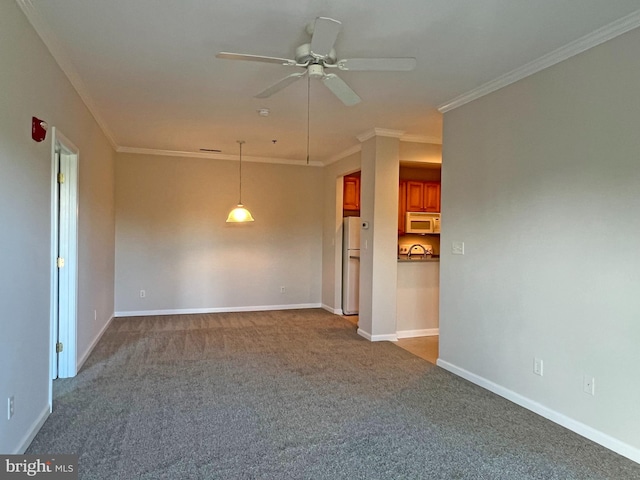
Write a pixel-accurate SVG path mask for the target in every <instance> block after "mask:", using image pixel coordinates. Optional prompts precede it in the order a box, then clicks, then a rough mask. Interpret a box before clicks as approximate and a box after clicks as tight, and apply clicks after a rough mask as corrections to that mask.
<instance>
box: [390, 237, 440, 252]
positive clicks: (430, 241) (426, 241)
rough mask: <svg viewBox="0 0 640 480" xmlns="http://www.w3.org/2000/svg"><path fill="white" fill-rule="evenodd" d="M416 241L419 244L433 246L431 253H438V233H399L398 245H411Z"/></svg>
mask: <svg viewBox="0 0 640 480" xmlns="http://www.w3.org/2000/svg"><path fill="white" fill-rule="evenodd" d="M416 243H419V244H420V245H431V246H432V247H433V254H434V255H440V235H429V234H428V235H415V234H412V233H407V234H406V235H400V236H399V237H398V245H407V244H408V245H413V244H416Z"/></svg>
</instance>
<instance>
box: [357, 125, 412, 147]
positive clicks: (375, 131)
mask: <svg viewBox="0 0 640 480" xmlns="http://www.w3.org/2000/svg"><path fill="white" fill-rule="evenodd" d="M402 135H404V131H402V130H390V129H388V128H377V127H376V128H372V129H371V130H368V131H366V132H363V133H361V134H360V135H356V138H357V139H358V141H359V142H360V143H362V142H366V141H367V140H369V139H370V138H373V137H391V138H400V137H402Z"/></svg>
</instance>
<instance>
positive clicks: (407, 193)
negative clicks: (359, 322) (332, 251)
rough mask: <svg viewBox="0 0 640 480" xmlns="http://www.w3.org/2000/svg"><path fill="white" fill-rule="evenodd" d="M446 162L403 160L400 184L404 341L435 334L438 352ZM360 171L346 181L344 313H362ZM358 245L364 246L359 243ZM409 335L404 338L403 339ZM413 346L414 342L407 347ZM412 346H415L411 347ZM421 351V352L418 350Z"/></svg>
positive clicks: (399, 255) (399, 310)
mask: <svg viewBox="0 0 640 480" xmlns="http://www.w3.org/2000/svg"><path fill="white" fill-rule="evenodd" d="M440 172H441V164H440V163H435V162H434V163H423V164H418V163H417V162H401V163H400V171H399V186H398V188H399V189H398V200H399V201H398V244H397V261H398V268H397V321H396V330H397V332H396V334H397V338H398V339H400V340H399V346H403V345H402V343H404V342H412V341H413V340H412V339H414V338H415V340H416V341H418V340H419V341H420V342H421V343H424V342H423V339H422V338H420V339H418V338H416V337H433V338H430V339H425V341H427V340H429V341H430V343H433V342H435V348H436V352H437V336H438V332H439V330H438V328H439V318H438V317H439V277H440V264H439V261H440ZM359 187H360V172H354V173H352V174H349V175H346V176H345V177H344V181H343V188H344V190H343V217H344V226H343V233H344V239H343V245H344V251H343V314H344V315H357V305H358V303H357V301H358V300H357V291H358V287H357V283H354V282H357V275H355V274H354V272H355V271H357V269H358V266H359V264H358V259H359V231H360V228H361V227H362V225H360V218H359V214H360V211H359V207H360V204H359V202H360V188H359ZM356 247H358V249H356ZM402 339H404V340H402ZM407 349H409V348H407ZM409 350H410V349H409ZM414 353H415V352H414Z"/></svg>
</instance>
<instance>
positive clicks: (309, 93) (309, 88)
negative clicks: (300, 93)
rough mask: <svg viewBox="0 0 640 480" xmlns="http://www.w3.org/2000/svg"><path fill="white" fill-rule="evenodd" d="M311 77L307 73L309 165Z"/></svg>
mask: <svg viewBox="0 0 640 480" xmlns="http://www.w3.org/2000/svg"><path fill="white" fill-rule="evenodd" d="M310 105H311V77H310V76H309V75H308V74H307V165H309V138H310V137H311V128H310V125H311V120H310V119H311V113H310V112H311V107H310Z"/></svg>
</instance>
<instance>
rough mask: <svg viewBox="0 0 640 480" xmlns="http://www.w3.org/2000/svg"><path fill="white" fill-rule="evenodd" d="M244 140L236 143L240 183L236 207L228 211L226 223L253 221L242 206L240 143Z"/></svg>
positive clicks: (249, 213) (248, 212)
mask: <svg viewBox="0 0 640 480" xmlns="http://www.w3.org/2000/svg"><path fill="white" fill-rule="evenodd" d="M243 143H244V140H238V144H240V175H239V177H240V183H239V189H238V190H239V194H238V205H237V206H236V208H234V209H233V210H231V211H230V212H229V216H228V217H227V223H244V222H253V221H254V219H253V216H252V215H251V212H250V211H249V210H247V209H246V208H244V205H242V144H243Z"/></svg>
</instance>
